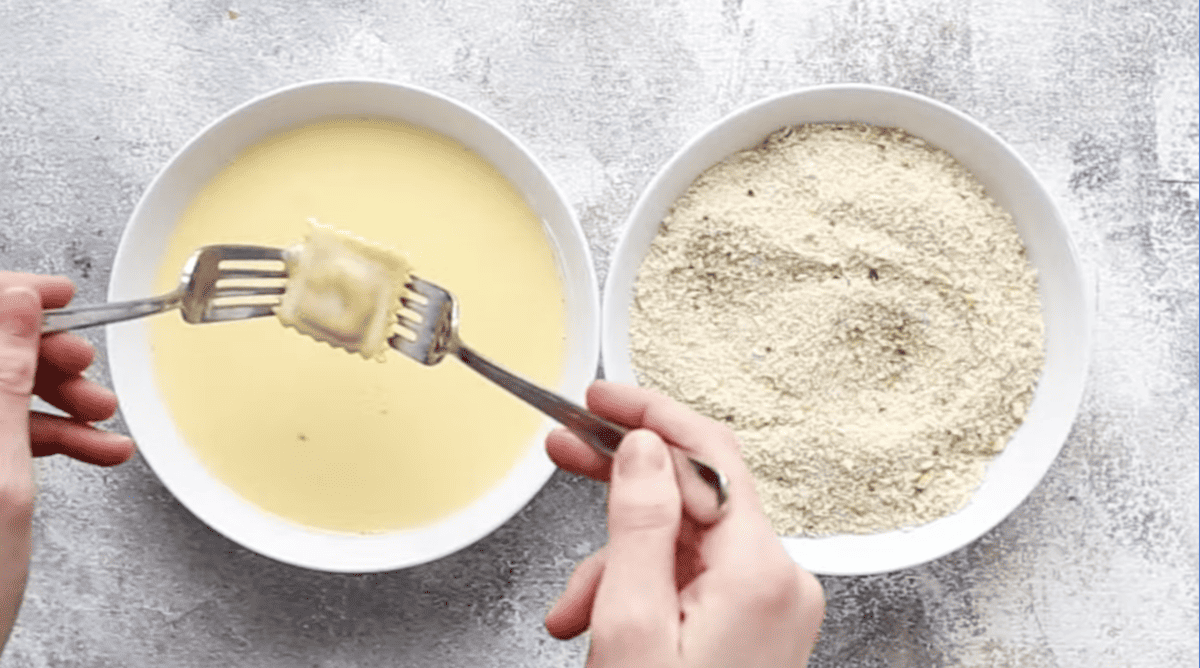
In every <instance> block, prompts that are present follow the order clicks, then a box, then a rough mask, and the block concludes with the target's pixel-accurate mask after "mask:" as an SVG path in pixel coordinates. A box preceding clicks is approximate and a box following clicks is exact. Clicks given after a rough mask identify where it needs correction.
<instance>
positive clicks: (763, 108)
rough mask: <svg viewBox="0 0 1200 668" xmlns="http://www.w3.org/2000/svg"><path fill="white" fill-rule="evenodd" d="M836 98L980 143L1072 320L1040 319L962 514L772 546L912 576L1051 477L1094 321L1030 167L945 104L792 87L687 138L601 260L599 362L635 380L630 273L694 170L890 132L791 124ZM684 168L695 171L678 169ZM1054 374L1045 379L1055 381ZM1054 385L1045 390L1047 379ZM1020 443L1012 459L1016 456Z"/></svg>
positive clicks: (864, 570) (840, 88) (844, 566)
mask: <svg viewBox="0 0 1200 668" xmlns="http://www.w3.org/2000/svg"><path fill="white" fill-rule="evenodd" d="M838 98H842V104H843V105H845V104H846V103H847V101H848V100H851V99H852V100H857V101H858V102H860V103H861V102H866V101H870V102H872V103H873V104H876V105H881V106H889V107H898V108H904V109H907V110H913V111H911V113H914V114H924V115H926V116H927V118H924V119H923V121H922V125H928V124H930V123H934V122H939V123H944V124H947V125H948V126H949V127H952V128H954V132H960V133H966V134H967V135H968V136H970V137H973V138H975V140H977V141H978V142H981V143H982V144H984V145H987V146H988V148H989V150H990V151H992V153H993V155H992V156H991V157H998V158H1000V159H1001V161H1002V162H1003V163H1004V164H1003V168H1004V169H1006V170H1008V173H1009V176H1011V177H1013V178H1015V179H1019V180H1020V188H1023V189H1025V192H1026V193H1027V194H1028V196H1029V197H1030V198H1031V199H1032V200H1034V201H1035V202H1036V204H1030V206H1032V207H1035V208H1039V209H1040V213H1041V214H1042V216H1043V219H1042V221H1041V222H1039V223H1036V225H1037V226H1042V227H1044V228H1045V229H1046V230H1048V232H1047V233H1048V234H1049V235H1050V236H1051V237H1053V239H1052V241H1053V245H1054V246H1055V248H1054V249H1053V251H1054V255H1055V258H1056V259H1058V260H1059V261H1061V262H1062V263H1063V264H1064V266H1063V268H1062V281H1061V285H1051V286H1047V285H1046V282H1045V281H1044V280H1042V277H1041V275H1043V274H1044V272H1043V271H1042V268H1041V267H1038V269H1039V293H1040V294H1041V297H1042V299H1043V302H1044V303H1046V301H1045V300H1046V298H1047V290H1051V291H1053V292H1054V298H1055V300H1057V302H1054V303H1058V302H1062V303H1064V304H1066V305H1068V306H1069V307H1070V308H1071V309H1073V311H1072V313H1071V314H1059V313H1055V314H1051V313H1050V312H1049V311H1050V309H1049V308H1045V309H1044V316H1045V318H1046V321H1047V322H1046V332H1047V334H1046V345H1047V364H1046V369H1045V370H1044V372H1043V376H1042V378H1041V380H1040V381H1039V384H1038V388H1037V390H1036V392H1035V395H1034V401H1033V403H1032V405H1031V406H1030V409H1029V413H1028V414H1027V418H1026V421H1025V424H1023V425H1022V426H1021V428H1020V429H1018V431H1017V433H1016V434H1015V435H1014V436H1013V438H1012V440H1011V441H1010V445H1009V447H1008V448H1007V449H1006V450H1005V452H1004V453H1001V455H1000V456H999V457H997V458H996V460H994V461H993V462H992V464H991V465H990V466H989V470H988V476H987V477H985V480H984V483H983V484H982V485H981V486H980V489H979V491H978V492H977V493H976V495H975V497H974V498H973V499H972V501H971V502H970V503H969V504H968V505H967V507H965V508H963V509H962V510H960V511H959V512H957V513H954V514H952V515H950V516H948V517H944V518H941V519H939V520H936V521H934V522H931V523H929V524H925V525H922V526H918V527H912V528H908V529H901V530H898V531H891V532H885V533H880V534H872V535H837V536H827V537H820V538H800V537H794V536H784V537H781V539H782V540H783V543H784V547H785V549H786V550H787V552H788V553H789V554H790V555H791V556H792V558H793V559H794V560H795V561H796V562H797V563H798V564H800V565H801V566H803V567H805V568H806V569H808V570H810V571H812V572H814V573H818V574H823V575H868V574H874V573H885V572H890V571H896V570H900V569H904V568H909V567H913V566H917V565H920V564H923V563H926V562H929V561H932V560H934V559H937V558H939V557H942V556H945V555H946V554H949V553H951V552H954V551H956V550H958V549H960V548H963V547H965V546H967V545H969V544H971V543H973V542H974V541H975V540H976V539H978V538H979V537H980V536H982V535H984V534H985V533H987V532H988V531H990V530H991V529H993V528H994V527H995V526H996V525H997V524H999V523H1000V522H1001V521H1003V520H1004V519H1005V518H1006V517H1008V516H1009V515H1010V514H1011V513H1012V512H1013V511H1014V510H1015V509H1016V508H1017V507H1018V506H1019V505H1021V503H1023V501H1024V499H1025V498H1027V497H1028V495H1029V494H1030V493H1031V492H1032V491H1033V489H1034V488H1035V487H1036V486H1037V485H1038V483H1039V482H1040V481H1041V480H1042V478H1043V477H1044V476H1045V475H1046V473H1047V472H1048V471H1049V469H1050V466H1051V465H1052V464H1053V462H1054V460H1055V459H1056V458H1057V455H1058V453H1059V451H1060V450H1061V449H1062V447H1063V445H1064V443H1065V441H1066V438H1067V436H1068V435H1069V433H1070V430H1071V428H1072V425H1073V424H1074V419H1075V416H1076V414H1077V412H1078V409H1079V405H1080V403H1081V401H1082V397H1083V391H1084V386H1085V382H1086V377H1087V368H1088V366H1089V363H1090V355H1091V346H1090V340H1091V324H1092V320H1093V312H1094V309H1093V305H1092V303H1091V296H1090V295H1091V291H1090V290H1089V289H1088V288H1087V279H1086V277H1085V275H1084V273H1083V271H1082V268H1081V266H1080V264H1079V260H1078V253H1077V252H1076V250H1075V246H1074V242H1073V241H1072V240H1071V237H1070V234H1069V232H1068V230H1067V227H1066V224H1065V222H1064V221H1063V219H1062V216H1061V214H1060V212H1059V210H1058V207H1057V206H1056V205H1055V203H1054V201H1053V198H1052V197H1051V196H1050V194H1049V192H1048V191H1047V190H1046V188H1045V186H1044V185H1043V184H1042V183H1041V181H1040V180H1039V179H1038V178H1037V176H1036V174H1035V173H1034V171H1033V170H1032V168H1031V167H1030V166H1029V165H1028V163H1026V161H1025V160H1024V159H1023V158H1021V156H1020V155H1019V154H1018V153H1017V152H1016V151H1015V150H1014V149H1013V148H1012V147H1011V146H1009V145H1008V144H1007V143H1006V142H1005V141H1004V140H1003V139H1001V138H1000V137H999V136H998V135H996V134H995V133H994V132H992V131H991V130H990V129H988V128H987V127H985V126H984V125H982V124H981V123H979V122H977V121H975V120H974V119H972V118H970V117H969V116H967V115H966V114H964V113H962V112H960V111H958V110H956V109H954V108H952V107H950V106H949V105H946V104H943V103H941V102H938V101H936V100H933V99H931V98H928V97H925V96H922V95H919V94H916V93H912V92H910V91H905V90H901V89H897V88H891V87H887V86H879V85H873V84H857V83H842V84H827V85H818V86H810V87H805V88H799V89H795V90H790V91H786V92H782V93H779V94H776V95H773V96H770V97H767V98H765V99H762V100H759V101H757V102H754V103H751V104H748V105H746V106H744V107H741V108H739V109H736V110H734V111H732V112H730V113H729V114H726V115H724V116H723V117H721V118H720V119H718V120H717V121H715V122H713V123H712V124H710V125H709V126H708V127H706V128H705V129H704V130H702V131H701V132H700V133H699V134H697V135H696V136H695V137H694V138H692V139H691V140H689V141H688V142H687V143H686V144H685V145H684V146H683V147H682V148H680V149H679V150H678V151H677V152H676V153H675V154H674V155H673V156H672V157H671V158H670V159H669V160H668V161H667V162H666V163H665V164H664V165H663V166H662V167H661V168H660V169H659V170H658V172H657V173H656V174H655V176H654V177H653V179H652V180H651V181H650V183H649V184H648V185H647V186H646V188H645V189H644V190H643V191H642V194H641V195H640V196H639V198H638V200H637V201H636V203H635V204H634V207H633V209H632V210H631V212H630V214H629V216H628V217H627V218H626V221H625V223H624V226H623V227H622V230H621V233H620V237H619V239H618V242H617V245H616V247H615V249H614V251H613V254H612V257H611V260H610V266H609V271H608V274H607V280H606V281H605V285H604V288H603V297H602V301H601V304H602V309H603V310H602V328H603V329H602V332H601V364H602V368H603V371H604V375H605V377H606V378H608V379H609V380H614V381H617V382H625V383H633V384H636V383H637V378H636V375H635V374H634V372H633V370H632V366H631V364H630V362H629V353H628V305H629V303H630V296H629V295H630V293H631V291H632V285H633V283H632V281H633V280H634V278H635V277H636V272H637V268H638V267H640V265H641V262H642V259H643V258H644V257H645V253H646V251H647V250H648V247H649V243H650V240H652V239H653V236H654V233H655V232H656V230H657V222H656V221H655V222H653V225H652V224H651V221H652V220H655V219H657V220H661V218H662V215H663V214H665V212H666V207H669V205H670V203H672V202H674V201H675V199H677V198H678V196H679V195H681V194H682V193H683V190H684V189H686V187H687V186H688V185H689V184H690V183H691V182H692V181H693V180H694V179H695V177H696V176H698V175H699V173H700V172H702V171H703V170H705V169H707V168H708V167H710V166H712V165H713V164H716V162H719V161H720V160H723V159H725V158H726V157H728V156H730V155H732V154H733V153H735V152H737V151H739V150H744V149H747V148H751V147H752V146H754V145H756V144H757V143H758V142H759V141H761V139H763V138H765V137H766V136H767V135H768V134H769V133H770V132H772V131H774V130H776V129H779V128H782V127H784V126H786V125H793V124H799V123H806V122H807V123H821V122H826V123H838V122H843V123H845V122H855V121H858V122H864V123H869V124H873V125H884V126H887V125H889V123H887V122H877V121H873V120H872V118H874V117H876V116H878V115H879V113H884V114H885V115H886V113H887V112H879V111H878V110H877V109H871V110H867V111H855V112H851V113H848V114H847V115H845V116H842V117H838V118H803V117H797V116H795V115H793V114H794V112H795V109H797V108H802V107H803V105H806V104H818V103H819V104H825V105H830V104H831V103H830V100H835V99H838ZM781 109H786V110H788V113H787V114H785V116H787V117H788V118H791V119H792V120H790V121H786V122H780V123H778V125H774V126H769V124H768V125H763V126H761V127H759V126H754V132H751V131H750V130H749V129H746V130H745V132H743V133H742V134H743V135H746V136H743V137H741V138H740V139H739V140H737V141H733V140H728V141H724V142H723V143H724V144H726V146H725V147H724V149H723V150H718V151H715V153H714V147H715V146H717V145H718V144H720V143H722V141H721V135H722V133H723V132H725V131H727V130H729V129H730V128H737V127H738V126H739V125H740V124H745V123H750V124H753V123H755V122H759V123H762V122H764V121H765V119H766V118H768V117H771V116H772V115H776V116H777V115H779V113H781V112H780V110H781ZM868 112H869V113H868ZM906 113H909V112H906ZM890 125H892V126H899V127H904V128H905V129H906V130H908V131H909V132H910V133H911V134H913V135H915V136H918V137H921V138H923V139H926V141H928V142H929V143H930V144H932V145H934V146H937V147H939V148H942V149H945V150H947V151H948V152H950V153H951V154H952V155H954V157H955V158H956V159H958V160H959V161H960V162H963V164H964V165H967V166H968V169H970V171H972V172H973V173H974V174H975V175H976V176H977V178H979V179H980V181H982V182H984V184H985V186H987V188H988V191H989V194H992V195H993V196H994V197H996V198H997V201H999V202H1000V203H1001V204H1002V205H1003V206H1005V208H1010V207H1011V206H1012V205H1011V203H1009V202H1006V201H1004V198H1002V197H1000V196H999V195H998V194H996V193H995V192H993V188H994V187H996V185H997V184H995V183H992V182H991V180H989V179H985V178H983V176H982V175H981V173H980V169H979V166H978V165H976V164H972V163H973V162H975V161H977V160H978V156H964V155H962V154H961V151H956V150H955V149H954V147H950V146H945V145H942V144H941V143H939V142H938V141H936V140H935V139H933V138H929V137H926V136H925V135H926V134H928V133H927V132H922V131H918V130H914V129H913V128H912V127H906V126H904V125H902V124H900V123H890ZM733 131H734V132H736V130H733ZM710 154H715V155H716V156H718V157H716V159H711V160H709V159H708V158H711V157H712V155H710ZM701 155H703V156H705V159H702V160H697V156H701ZM689 161H695V162H696V163H699V164H694V165H693V166H692V167H687V166H686V165H687V164H688V163H689ZM681 174H682V176H681ZM685 177H686V178H685ZM680 183H682V185H680ZM667 187H671V188H672V190H671V193H670V196H669V197H667V195H665V194H663V190H664V188H667ZM1014 189H1017V188H1016V187H1014ZM664 201H665V203H666V204H665V205H664ZM648 216H654V218H648ZM1014 219H1015V222H1016V223H1017V226H1018V231H1019V232H1020V233H1021V236H1022V239H1023V241H1025V244H1026V248H1027V251H1028V252H1029V254H1030V257H1031V261H1032V260H1034V259H1035V257H1036V256H1038V255H1039V254H1038V253H1037V252H1036V249H1034V248H1030V244H1029V237H1028V235H1029V234H1030V233H1031V232H1030V231H1029V229H1028V228H1030V227H1031V226H1035V223H1031V222H1030V221H1027V220H1023V219H1019V218H1018V216H1017V215H1016V214H1015V213H1014ZM648 227H652V228H653V231H651V230H648V229H647V228H648ZM1035 264H1036V262H1035ZM1054 303H1051V304H1050V306H1053V305H1054ZM1052 316H1053V320H1054V331H1055V332H1059V331H1060V330H1061V332H1062V333H1063V334H1064V336H1069V337H1070V344H1069V346H1067V347H1066V348H1065V349H1064V348H1063V345H1064V343H1063V342H1062V341H1059V340H1057V339H1056V341H1054V344H1055V345H1054V350H1053V353H1054V355H1055V357H1054V360H1053V362H1054V364H1053V367H1052V364H1051V362H1052V360H1051V352H1052V351H1051V347H1052V346H1051V343H1052V342H1051V333H1052V331H1051V330H1052V322H1051V321H1052ZM1051 371H1053V373H1054V376H1053V377H1051V374H1050V372H1051ZM1051 380H1052V381H1053V383H1050V382H1049V381H1051ZM1034 420H1037V421H1038V423H1037V425H1036V431H1037V433H1036V434H1034V433H1033V432H1034V430H1035V427H1031V426H1030V425H1031V424H1034ZM1035 440H1036V442H1034V441H1035ZM1018 446H1020V448H1019V452H1018V451H1017V449H1015V448H1017V447H1018ZM998 475H1012V476H1014V477H1015V481H1014V482H1013V483H1012V485H1011V486H1009V487H1008V488H1007V489H1003V490H998V489H997V488H998V486H997V485H996V484H995V483H994V482H993V481H994V479H995V476H998ZM985 493H987V494H992V495H993V496H995V497H997V500H996V502H995V503H989V502H988V498H990V497H988V498H985V499H984V501H983V502H980V499H981V498H983V497H984V495H985ZM993 493H994V494H993Z"/></svg>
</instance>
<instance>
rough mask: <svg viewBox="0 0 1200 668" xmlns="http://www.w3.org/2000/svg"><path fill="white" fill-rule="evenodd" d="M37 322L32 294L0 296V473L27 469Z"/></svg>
mask: <svg viewBox="0 0 1200 668" xmlns="http://www.w3.org/2000/svg"><path fill="white" fill-rule="evenodd" d="M41 320H42V309H41V304H40V302H39V298H38V295H37V294H36V293H35V292H34V291H33V290H31V289H30V288H28V287H25V286H17V287H8V288H5V289H4V290H3V291H2V292H0V469H4V470H12V471H16V470H22V469H23V468H25V467H27V464H26V463H25V460H27V459H28V457H29V445H28V441H27V438H28V434H29V399H30V393H31V392H32V391H33V379H34V375H35V373H36V370H37V350H38V339H39V338H40V333H41Z"/></svg>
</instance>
